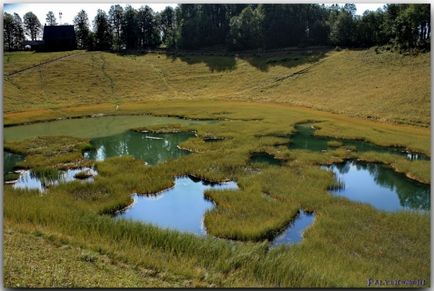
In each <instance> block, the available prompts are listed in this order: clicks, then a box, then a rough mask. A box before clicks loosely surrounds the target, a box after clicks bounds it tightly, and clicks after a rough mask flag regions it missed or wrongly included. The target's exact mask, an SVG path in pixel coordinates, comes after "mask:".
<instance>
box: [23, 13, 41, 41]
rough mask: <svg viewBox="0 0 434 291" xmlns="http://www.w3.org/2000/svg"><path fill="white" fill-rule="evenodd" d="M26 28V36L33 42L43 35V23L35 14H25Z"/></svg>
mask: <svg viewBox="0 0 434 291" xmlns="http://www.w3.org/2000/svg"><path fill="white" fill-rule="evenodd" d="M24 27H25V32H26V34H27V35H28V36H29V37H30V38H31V40H36V39H37V38H38V37H39V36H40V35H41V31H42V26H41V23H40V22H39V19H38V17H37V16H36V15H35V14H33V12H27V13H26V14H24Z"/></svg>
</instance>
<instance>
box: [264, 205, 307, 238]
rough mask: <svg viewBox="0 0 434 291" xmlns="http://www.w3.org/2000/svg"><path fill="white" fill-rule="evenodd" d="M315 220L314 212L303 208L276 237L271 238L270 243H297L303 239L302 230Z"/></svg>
mask: <svg viewBox="0 0 434 291" xmlns="http://www.w3.org/2000/svg"><path fill="white" fill-rule="evenodd" d="M314 220H315V214H314V213H308V212H305V211H303V210H300V212H299V213H298V214H297V216H296V217H295V218H294V221H293V222H291V223H290V224H289V225H288V227H287V228H286V229H285V230H284V231H283V232H282V233H281V234H279V235H278V236H277V237H275V238H274V239H273V241H272V242H271V244H272V245H273V246H278V245H290V244H297V243H299V242H300V241H301V240H302V239H303V233H304V231H305V230H306V229H307V228H308V227H309V226H310V225H312V223H313V221H314Z"/></svg>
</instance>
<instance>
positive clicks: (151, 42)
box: [137, 5, 161, 48]
mask: <svg viewBox="0 0 434 291" xmlns="http://www.w3.org/2000/svg"><path fill="white" fill-rule="evenodd" d="M137 25H138V46H139V47H140V48H154V47H157V46H159V45H160V44H161V37H160V30H159V26H158V23H157V19H156V15H155V13H154V11H152V9H151V7H149V6H147V5H146V6H145V7H140V9H139V11H138V12H137Z"/></svg>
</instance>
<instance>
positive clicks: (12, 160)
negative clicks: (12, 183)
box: [3, 151, 24, 175]
mask: <svg viewBox="0 0 434 291" xmlns="http://www.w3.org/2000/svg"><path fill="white" fill-rule="evenodd" d="M22 160H24V157H23V156H22V155H18V154H14V153H11V152H6V151H4V152H3V175H5V174H6V173H9V172H12V170H13V169H14V167H15V165H16V164H17V163H18V162H20V161H22Z"/></svg>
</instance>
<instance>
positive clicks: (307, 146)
mask: <svg viewBox="0 0 434 291" xmlns="http://www.w3.org/2000/svg"><path fill="white" fill-rule="evenodd" d="M295 129H296V132H295V134H293V135H292V136H291V142H290V143H289V145H288V147H289V148H290V149H304V150H309V151H315V152H321V151H327V150H333V149H335V148H336V147H339V146H338V143H342V145H340V147H344V148H347V149H350V150H355V151H358V152H371V151H372V152H379V153H390V154H397V155H400V156H404V157H405V158H407V159H409V160H429V159H430V158H429V157H428V156H426V155H424V154H422V153H414V152H409V151H407V150H405V149H404V148H402V147H385V146H379V145H376V144H373V143H370V142H366V141H362V140H354V139H336V138H330V137H325V136H317V135H314V132H315V128H314V127H313V125H312V123H300V124H297V125H296V126H295Z"/></svg>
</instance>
